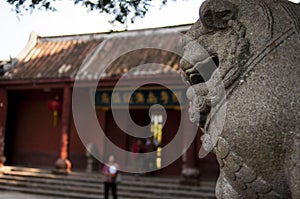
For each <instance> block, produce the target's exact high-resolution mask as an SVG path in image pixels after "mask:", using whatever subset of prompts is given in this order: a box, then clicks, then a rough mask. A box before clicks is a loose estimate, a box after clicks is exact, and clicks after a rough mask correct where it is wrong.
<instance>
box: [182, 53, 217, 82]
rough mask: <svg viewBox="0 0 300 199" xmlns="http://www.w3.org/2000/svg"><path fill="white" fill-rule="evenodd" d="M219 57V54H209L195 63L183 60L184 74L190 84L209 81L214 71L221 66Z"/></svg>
mask: <svg viewBox="0 0 300 199" xmlns="http://www.w3.org/2000/svg"><path fill="white" fill-rule="evenodd" d="M219 63H220V62H219V57H218V56H217V55H213V56H209V57H207V58H205V59H203V60H201V61H199V62H197V63H196V64H195V65H192V64H191V63H189V62H187V61H185V60H184V59H183V60H182V61H181V63H180V65H181V68H182V70H183V72H184V73H183V76H184V78H185V80H186V81H187V82H189V84H190V85H195V84H199V83H203V82H206V81H208V80H209V79H210V78H211V76H212V74H213V73H214V71H215V70H216V69H217V68H218V67H219Z"/></svg>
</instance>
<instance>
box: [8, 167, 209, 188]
mask: <svg viewBox="0 0 300 199" xmlns="http://www.w3.org/2000/svg"><path fill="white" fill-rule="evenodd" d="M3 174H4V176H14V177H20V178H24V177H27V178H28V179H29V178H30V179H36V181H37V180H39V179H40V180H44V181H45V182H48V183H51V182H53V183H63V184H65V183H66V182H68V183H70V184H72V185H76V184H77V185H78V186H83V187H85V186H94V185H97V184H102V176H99V177H98V178H97V179H96V178H93V179H89V178H87V177H85V178H82V177H81V178H78V177H76V178H74V177H73V176H70V175H68V176H60V175H58V176H57V175H54V174H40V175H36V174H32V173H29V172H16V171H11V172H4V173H3ZM51 180H52V181H51ZM121 184H122V185H126V186H128V187H130V186H134V187H140V186H142V187H152V188H156V187H160V188H164V189H178V188H180V189H181V190H186V191H195V190H198V191H206V192H208V191H209V192H214V184H210V185H204V183H203V185H201V186H186V185H180V184H179V182H178V183H176V184H174V183H161V182H158V181H157V179H156V178H155V177H153V178H150V177H135V178H132V177H127V176H125V175H122V183H121Z"/></svg>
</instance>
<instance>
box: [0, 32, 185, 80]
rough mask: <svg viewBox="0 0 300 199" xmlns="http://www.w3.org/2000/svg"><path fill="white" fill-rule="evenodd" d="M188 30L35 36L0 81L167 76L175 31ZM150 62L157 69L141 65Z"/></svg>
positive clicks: (174, 62)
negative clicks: (128, 74) (126, 75)
mask: <svg viewBox="0 0 300 199" xmlns="http://www.w3.org/2000/svg"><path fill="white" fill-rule="evenodd" d="M188 28H189V26H177V27H169V28H159V29H148V30H137V31H127V32H118V33H98V34H83V35H69V36H57V37H37V39H36V41H35V44H34V45H31V47H30V48H29V49H27V51H26V52H25V53H24V52H23V55H22V56H21V57H19V61H18V63H17V64H16V65H15V66H14V67H12V68H11V69H10V70H9V71H7V72H6V73H5V74H4V75H3V76H2V77H0V78H1V79H12V80H18V79H59V78H74V77H75V76H76V75H77V77H79V78H80V79H95V78H98V77H99V75H101V76H108V77H115V76H120V75H121V74H123V73H124V72H127V71H129V70H131V69H133V72H132V73H130V75H139V76H141V75H156V74H170V73H172V72H174V71H176V70H177V69H178V64H179V59H180V56H179V55H176V53H177V54H180V48H179V45H178V44H179V42H180V36H181V35H180V34H178V32H182V31H186V30H187V29H188ZM29 46H30V45H29ZM170 51H171V52H170ZM172 52H175V53H172ZM124 53H125V54H124ZM152 63H158V64H160V66H158V65H150V66H149V65H144V64H152ZM136 66H139V67H136ZM161 66H162V67H161Z"/></svg>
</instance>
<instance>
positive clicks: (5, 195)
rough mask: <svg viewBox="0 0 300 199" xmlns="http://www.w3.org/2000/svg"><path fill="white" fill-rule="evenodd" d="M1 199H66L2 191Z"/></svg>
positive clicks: (0, 193)
mask: <svg viewBox="0 0 300 199" xmlns="http://www.w3.org/2000/svg"><path fill="white" fill-rule="evenodd" d="M0 199H66V198H62V197H57V196H44V195H34V194H27V193H19V192H9V191H1V192H0Z"/></svg>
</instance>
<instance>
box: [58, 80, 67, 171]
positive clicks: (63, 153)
mask: <svg viewBox="0 0 300 199" xmlns="http://www.w3.org/2000/svg"><path fill="white" fill-rule="evenodd" d="M70 114H71V87H70V85H68V84H65V85H64V91H63V106H62V115H61V147H60V154H59V158H58V160H56V162H55V168H56V170H55V172H57V173H70V172H71V162H70V160H68V158H69V140H70Z"/></svg>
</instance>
